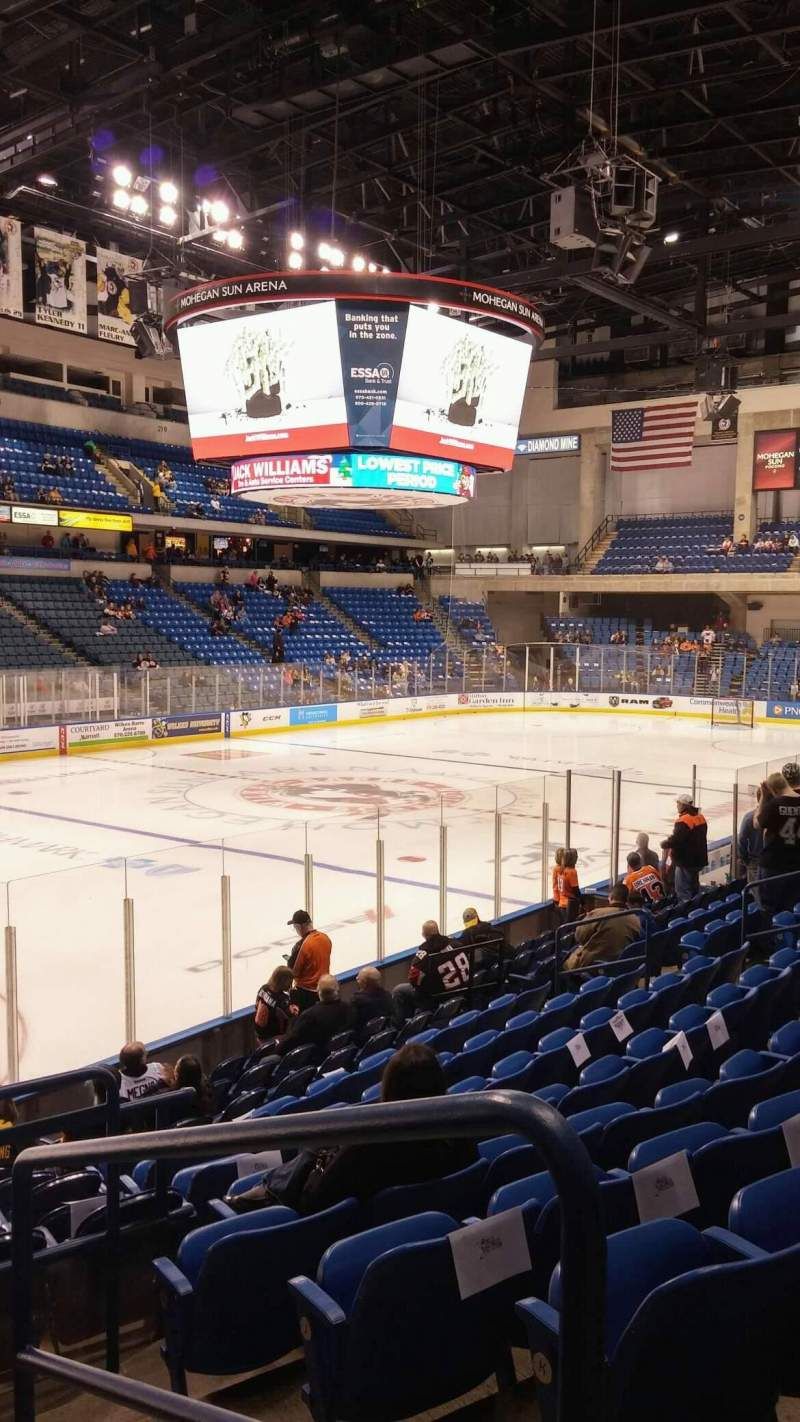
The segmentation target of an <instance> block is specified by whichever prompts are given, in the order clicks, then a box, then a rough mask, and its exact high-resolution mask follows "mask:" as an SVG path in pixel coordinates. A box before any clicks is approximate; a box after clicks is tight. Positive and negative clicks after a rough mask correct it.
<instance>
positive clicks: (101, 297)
mask: <svg viewBox="0 0 800 1422" xmlns="http://www.w3.org/2000/svg"><path fill="white" fill-rule="evenodd" d="M95 252H96V254H97V334H98V336H99V337H100V340H101V341H115V342H116V344H117V345H121V346H133V345H135V344H136V342H135V341H134V339H133V336H132V335H131V326H132V325H133V322H134V319H135V318H134V316H133V314H132V312H131V293H130V287H129V285H128V281H129V278H130V276H131V274H132V273H134V272H140V271H141V270H142V266H143V263H142V260H141V258H140V257H126V256H125V255H124V253H123V252H111V251H109V250H108V248H106V247H96V248H95Z"/></svg>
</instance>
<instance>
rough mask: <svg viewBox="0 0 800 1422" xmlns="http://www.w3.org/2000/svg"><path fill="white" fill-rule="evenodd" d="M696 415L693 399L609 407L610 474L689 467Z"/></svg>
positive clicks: (695, 404)
mask: <svg viewBox="0 0 800 1422" xmlns="http://www.w3.org/2000/svg"><path fill="white" fill-rule="evenodd" d="M696 416H697V401H696V400H679V401H676V402H675V403H671V404H669V405H652V406H641V407H640V408H639V409H637V410H612V412H611V472H612V474H627V473H630V474H637V473H639V472H640V471H647V470H649V469H685V468H687V467H689V466H691V463H692V443H693V440H694V422H695V419H696Z"/></svg>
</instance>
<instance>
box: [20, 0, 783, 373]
mask: <svg viewBox="0 0 800 1422" xmlns="http://www.w3.org/2000/svg"><path fill="white" fill-rule="evenodd" d="M0 55H1V56H2V65H0V202H2V204H3V207H4V209H5V210H6V211H8V212H14V213H16V214H17V215H18V216H20V217H22V218H23V219H25V220H28V221H30V220H33V219H34V218H36V219H38V220H40V221H41V220H46V221H48V222H49V223H51V224H52V225H56V226H59V227H61V228H74V229H75V230H76V231H77V232H78V233H79V234H80V235H82V236H86V237H89V238H91V237H92V236H94V237H97V238H101V239H102V238H104V237H108V236H109V235H111V233H110V229H109V226H108V218H107V216H103V214H102V213H101V212H99V211H98V197H97V194H98V180H97V160H98V156H99V155H100V154H101V145H100V138H101V137H102V143H103V144H105V145H106V152H108V151H111V152H113V155H114V156H116V155H117V154H120V155H122V156H126V155H133V157H134V158H135V157H136V155H137V154H138V153H139V151H140V150H141V149H142V147H143V146H145V147H147V148H150V149H153V148H156V149H161V150H162V151H163V153H164V158H163V160H162V167H163V168H164V169H165V170H167V169H169V170H170V172H171V174H172V175H173V176H174V177H175V179H176V181H177V182H178V183H179V184H181V185H182V186H183V187H184V189H185V188H186V187H187V186H189V187H190V186H191V185H192V183H193V181H194V175H195V173H196V172H197V170H198V169H199V168H201V167H202V169H203V171H205V172H208V171H216V172H217V173H218V174H219V175H220V180H221V181H224V183H225V184H227V185H229V188H230V190H231V191H232V192H233V193H234V194H235V195H236V200H237V202H238V204H239V206H240V210H241V211H245V212H246V213H247V214H250V216H249V217H248V218H246V220H245V231H246V234H247V246H246V250H245V252H244V253H243V254H242V255H241V256H234V255H233V254H232V253H231V254H227V253H226V254H225V255H223V254H221V253H220V252H219V251H218V250H214V249H213V247H211V246H210V245H209V244H206V245H205V246H204V245H203V244H202V243H195V244H192V245H191V246H190V247H186V248H184V249H183V250H182V257H183V261H184V265H185V266H188V268H189V269H191V270H192V271H195V272H197V273H198V274H201V275H202V274H205V275H211V274H213V273H225V272H226V271H231V272H232V271H241V270H247V269H263V267H265V266H273V265H275V266H281V265H283V263H284V260H285V253H286V234H287V232H288V230H289V229H290V228H293V227H296V226H298V225H302V226H303V227H304V229H305V230H306V231H307V232H316V233H321V234H323V235H325V236H328V235H329V234H330V230H331V213H332V212H333V231H334V233H335V236H336V239H337V240H338V241H339V242H340V243H341V244H342V245H343V246H346V247H348V249H349V250H354V249H357V250H359V251H360V252H363V253H364V255H365V256H367V257H369V258H370V259H372V260H375V261H377V262H380V263H382V264H386V265H389V266H390V267H392V268H393V269H399V268H403V269H406V270H409V271H419V270H430V271H434V272H437V273H440V274H442V275H454V276H467V275H469V276H472V277H473V278H474V279H476V280H481V281H491V282H493V283H495V284H497V285H500V286H503V287H507V288H512V289H514V290H518V291H520V292H524V293H525V294H526V295H528V296H530V297H532V298H534V299H538V301H539V302H540V304H541V307H542V309H543V311H544V313H545V315H546V318H547V322H548V328H549V332H550V334H551V336H553V337H554V338H555V339H556V340H557V342H558V346H559V351H560V354H561V355H562V356H563V357H564V358H565V360H566V359H569V358H571V357H573V356H575V355H578V354H580V353H581V352H582V351H583V352H584V353H585V352H586V346H585V345H584V344H583V342H585V341H586V339H587V337H590V336H594V337H595V344H594V345H593V346H592V348H591V349H592V351H593V352H594V353H595V354H596V355H599V354H606V355H609V354H610V358H611V359H612V360H614V359H616V362H617V368H619V366H620V364H623V365H624V363H625V362H626V361H627V360H628V359H629V358H631V356H632V354H633V353H634V352H637V351H640V352H641V351H643V350H644V349H645V348H648V349H650V350H651V351H653V350H654V349H655V347H656V346H657V347H659V348H660V350H661V351H662V352H671V353H672V355H673V356H674V355H676V354H677V355H678V356H680V355H681V354H683V355H684V356H685V358H687V359H691V358H692V357H693V355H694V353H695V352H696V351H697V350H699V349H701V348H702V346H703V344H704V343H707V342H708V340H709V339H710V338H711V337H713V336H714V335H715V334H720V333H722V334H724V336H725V339H726V341H727V342H729V343H730V348H731V349H734V350H738V351H739V352H740V353H741V352H742V351H750V352H755V351H761V352H766V353H767V354H769V353H780V352H782V351H783V350H784V349H785V343H786V340H787V334H786V333H787V332H789V333H790V334H789V337H788V339H789V341H790V342H791V341H793V340H794V334H793V328H794V327H795V325H796V320H797V313H795V314H794V315H793V314H792V312H791V310H790V304H791V303H790V300H789V298H790V297H791V294H792V283H793V281H794V280H795V277H796V273H797V272H798V269H799V263H800V126H798V102H799V101H800V88H799V87H798V73H800V71H799V70H798V60H800V0H772V3H771V2H770V0H727V3H719V0H717V3H712V4H709V3H704V0H613V3H611V4H609V3H608V0H596V4H594V5H593V4H592V3H580V2H579V0H578V3H575V0H543V3H540V0H327V3H322V0H320V3H317V0H291V3H290V4H289V3H284V0H261V3H259V0H237V3H235V4H234V3H231V0H151V3H141V0H138V3H131V0H71V3H65V2H64V0H49V3H48V0H0ZM611 133H614V134H615V135H616V141H617V144H618V149H619V151H620V152H621V153H623V154H625V153H628V154H631V155H633V156H635V157H637V158H638V159H640V160H641V161H642V162H643V163H644V164H646V165H647V166H648V167H650V168H651V169H652V170H653V171H654V172H655V173H657V174H658V175H659V177H660V178H661V187H660V195H659V213H658V229H657V230H656V231H655V233H654V234H653V235H652V237H651V238H649V239H648V240H649V242H650V245H651V249H652V250H651V256H650V258H649V260H648V261H647V263H646V265H645V266H644V268H643V270H642V273H641V275H640V276H639V278H638V280H637V281H636V283H635V285H633V286H630V287H625V286H620V285H617V284H615V283H613V282H610V281H608V280H607V279H605V278H604V277H603V276H598V275H597V274H596V272H593V271H592V264H591V254H585V253H582V252H574V253H564V252H560V251H556V250H554V249H553V248H551V247H550V246H549V243H548V230H549V205H550V194H551V192H552V190H553V188H554V187H555V186H561V185H563V184H564V183H565V182H567V181H569V178H568V177H566V176H565V174H566V171H567V169H568V166H569V162H570V158H571V157H573V158H574V155H575V153H576V151H577V150H578V149H579V147H580V146H581V145H585V144H586V142H587V140H588V141H593V140H601V141H607V140H608V137H609V134H611ZM109 138H110V140H111V144H110V148H109V147H108V144H109ZM44 169H46V170H47V171H48V172H50V173H53V174H54V175H56V177H57V179H58V187H57V188H54V189H52V190H47V191H43V190H41V189H40V188H37V175H38V174H39V173H41V172H42V170H44ZM101 205H102V204H101ZM670 230H674V231H677V232H678V234H679V237H678V240H676V241H674V242H673V243H672V244H670V245H667V244H665V243H664V241H663V238H664V235H665V234H666V232H667V231H670ZM115 235H116V237H117V240H118V241H119V243H120V246H122V247H128V248H129V249H132V250H142V248H143V247H144V249H145V250H146V249H147V248H152V249H154V250H156V251H157V252H158V253H159V254H164V253H169V252H170V250H171V247H172V240H171V239H170V238H168V237H167V236H165V235H164V234H156V235H155V237H153V238H151V237H150V235H149V234H143V233H141V232H139V233H137V234H133V233H132V232H131V233H126V232H124V231H118V232H117V233H116V234H115ZM665 359H666V357H664V356H662V360H665Z"/></svg>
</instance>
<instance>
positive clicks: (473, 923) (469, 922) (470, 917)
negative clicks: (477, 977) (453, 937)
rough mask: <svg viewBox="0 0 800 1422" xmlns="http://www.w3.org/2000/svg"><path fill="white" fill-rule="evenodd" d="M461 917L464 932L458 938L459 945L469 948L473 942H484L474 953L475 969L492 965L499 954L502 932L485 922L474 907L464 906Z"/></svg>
mask: <svg viewBox="0 0 800 1422" xmlns="http://www.w3.org/2000/svg"><path fill="white" fill-rule="evenodd" d="M461 917H462V919H463V921H464V932H463V933H462V934H461V937H460V938H459V940H458V941H459V946H460V947H463V948H469V947H471V946H472V945H473V944H480V945H483V944H485V945H486V946H485V947H481V951H480V952H479V953H476V954H475V970H476V971H477V969H478V968H491V967H493V966H494V965H495V964H496V963H497V960H498V958H499V955H500V949H501V947H502V937H503V935H502V933H501V932H500V931H499V929H497V928H493V927H492V925H491V923H485V922H484V920H483V919H482V918H481V917H480V916H479V914H478V910H477V909H476V908H465V909H464V912H463V914H462V915H461Z"/></svg>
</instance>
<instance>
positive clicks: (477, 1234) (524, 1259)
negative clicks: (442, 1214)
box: [448, 1209, 531, 1299]
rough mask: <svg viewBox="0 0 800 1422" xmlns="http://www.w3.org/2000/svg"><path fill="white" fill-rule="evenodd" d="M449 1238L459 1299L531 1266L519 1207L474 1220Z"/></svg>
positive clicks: (465, 1297) (524, 1270) (468, 1296)
mask: <svg viewBox="0 0 800 1422" xmlns="http://www.w3.org/2000/svg"><path fill="white" fill-rule="evenodd" d="M448 1238H449V1240H450V1248H451V1249H452V1251H453V1264H454V1266H455V1271H456V1279H457V1281H458V1292H459V1295H460V1296H461V1298H462V1299H469V1298H471V1297H472V1295H473V1294H479V1293H481V1292H482V1291H483V1290H484V1289H491V1288H492V1287H493V1286H494V1285H495V1284H501V1283H502V1282H503V1280H504V1279H512V1278H513V1277H514V1275H515V1274H524V1273H525V1272H526V1271H527V1270H529V1269H530V1267H531V1255H530V1250H529V1249H528V1241H527V1238H526V1236H525V1226H524V1224H523V1222H522V1210H521V1209H516V1210H505V1211H504V1212H503V1213H502V1214H500V1215H492V1217H491V1219H488V1220H477V1221H476V1222H475V1224H469V1225H465V1226H464V1228H463V1229H458V1230H456V1231H455V1232H454V1233H453V1234H451V1235H449V1236H448Z"/></svg>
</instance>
